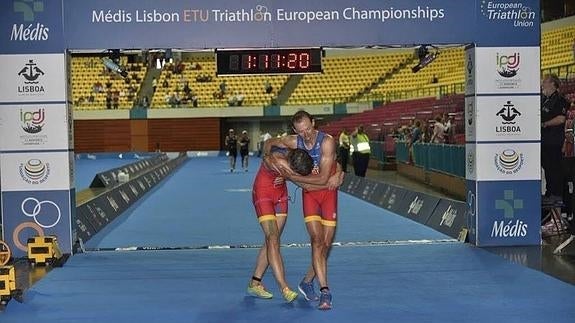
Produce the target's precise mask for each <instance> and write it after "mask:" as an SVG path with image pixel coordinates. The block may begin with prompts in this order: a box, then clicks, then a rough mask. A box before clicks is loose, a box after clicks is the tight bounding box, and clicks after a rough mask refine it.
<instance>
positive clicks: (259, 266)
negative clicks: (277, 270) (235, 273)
mask: <svg viewBox="0 0 575 323" xmlns="http://www.w3.org/2000/svg"><path fill="white" fill-rule="evenodd" d="M286 220H287V216H285V215H281V216H276V221H275V222H276V225H277V230H278V232H279V235H280V236H281V234H282V232H283V229H284V226H285V223H286ZM265 222H270V221H265ZM262 229H263V224H262ZM264 234H265V230H264ZM266 241H267V239H266V240H264V244H263V246H262V247H261V248H260V251H259V253H258V258H257V260H256V268H255V269H254V274H253V276H252V277H255V278H257V279H260V280H261V278H262V277H263V276H264V274H265V272H266V269H267V268H268V264H269V262H268V248H267V243H266ZM272 268H273V267H272ZM250 284H254V285H255V284H259V282H258V281H256V280H254V279H253V278H252V281H251V282H250Z"/></svg>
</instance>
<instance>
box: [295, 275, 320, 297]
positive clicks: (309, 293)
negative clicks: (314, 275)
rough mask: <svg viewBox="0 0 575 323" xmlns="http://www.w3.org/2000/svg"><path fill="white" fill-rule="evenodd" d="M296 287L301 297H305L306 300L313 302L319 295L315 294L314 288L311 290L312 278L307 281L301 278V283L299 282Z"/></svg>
mask: <svg viewBox="0 0 575 323" xmlns="http://www.w3.org/2000/svg"><path fill="white" fill-rule="evenodd" d="M297 289H298V290H299V291H300V293H301V294H302V295H303V297H305V299H306V301H314V302H315V301H317V300H319V296H317V294H316V293H315V290H313V280H312V281H311V282H309V283H306V282H305V281H304V280H302V281H301V283H299V285H298V286H297Z"/></svg>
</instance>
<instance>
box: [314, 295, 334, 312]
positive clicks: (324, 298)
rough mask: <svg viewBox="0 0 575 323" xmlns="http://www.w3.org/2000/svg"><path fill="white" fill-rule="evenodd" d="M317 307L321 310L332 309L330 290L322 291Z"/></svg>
mask: <svg viewBox="0 0 575 323" xmlns="http://www.w3.org/2000/svg"><path fill="white" fill-rule="evenodd" d="M317 308H318V309H320V310H331V293H330V292H329V290H326V291H322V292H321V294H320V297H319V305H318V306H317Z"/></svg>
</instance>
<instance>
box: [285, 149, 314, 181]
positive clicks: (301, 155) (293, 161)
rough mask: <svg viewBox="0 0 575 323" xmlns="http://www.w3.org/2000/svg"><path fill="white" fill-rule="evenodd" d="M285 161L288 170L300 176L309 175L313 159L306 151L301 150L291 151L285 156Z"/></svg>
mask: <svg viewBox="0 0 575 323" xmlns="http://www.w3.org/2000/svg"><path fill="white" fill-rule="evenodd" d="M287 161H288V163H289V166H290V168H291V169H292V170H293V171H294V172H296V173H298V174H300V175H301V176H307V175H309V174H311V170H312V169H313V159H312V158H311V156H310V155H309V154H308V153H307V151H305V150H303V149H301V148H296V149H292V150H290V151H289V152H288V154H287Z"/></svg>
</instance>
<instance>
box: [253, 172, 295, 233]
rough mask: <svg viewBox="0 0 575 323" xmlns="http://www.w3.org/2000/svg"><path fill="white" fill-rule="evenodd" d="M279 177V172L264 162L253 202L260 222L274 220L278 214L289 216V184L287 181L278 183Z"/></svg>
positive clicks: (255, 182) (254, 186)
mask: <svg viewBox="0 0 575 323" xmlns="http://www.w3.org/2000/svg"><path fill="white" fill-rule="evenodd" d="M278 177H280V175H279V174H278V173H276V172H274V171H273V170H271V169H268V168H267V167H266V166H265V164H264V163H262V164H261V166H260V169H259V170H258V173H257V175H256V178H255V180H254V185H253V188H252V202H253V204H254V207H255V209H256V215H257V217H258V221H259V222H260V223H262V222H263V221H268V220H274V219H275V217H276V216H279V217H285V216H287V212H288V190H287V185H286V183H285V181H281V184H278V183H276V182H278V180H277V178H278Z"/></svg>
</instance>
